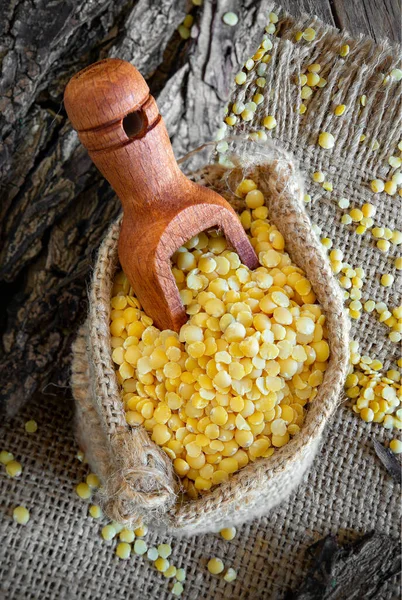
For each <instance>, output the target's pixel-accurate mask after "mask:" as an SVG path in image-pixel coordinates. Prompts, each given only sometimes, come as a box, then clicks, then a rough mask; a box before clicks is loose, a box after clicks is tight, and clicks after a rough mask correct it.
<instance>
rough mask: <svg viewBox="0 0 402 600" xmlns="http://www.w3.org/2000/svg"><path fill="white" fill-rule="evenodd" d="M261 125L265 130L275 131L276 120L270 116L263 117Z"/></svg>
mask: <svg viewBox="0 0 402 600" xmlns="http://www.w3.org/2000/svg"><path fill="white" fill-rule="evenodd" d="M262 124H263V125H264V127H265V128H266V129H275V127H276V119H275V117H273V116H272V115H268V116H266V117H264V119H263V121H262Z"/></svg>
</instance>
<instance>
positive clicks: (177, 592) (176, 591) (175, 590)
mask: <svg viewBox="0 0 402 600" xmlns="http://www.w3.org/2000/svg"><path fill="white" fill-rule="evenodd" d="M183 590H184V588H183V586H182V584H181V583H180V581H176V583H175V584H174V585H173V587H172V594H173V596H181V594H182V593H183Z"/></svg>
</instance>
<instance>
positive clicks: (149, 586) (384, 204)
mask: <svg viewBox="0 0 402 600" xmlns="http://www.w3.org/2000/svg"><path fill="white" fill-rule="evenodd" d="M286 23H287V27H288V30H287V32H285V31H284V32H283V35H282V38H281V40H284V39H286V38H288V39H292V36H293V35H294V32H295V31H298V30H303V29H304V28H305V27H306V26H309V25H310V24H311V20H307V19H306V20H304V21H302V22H300V21H298V22H292V20H291V19H290V18H288V19H286ZM314 27H315V28H316V29H317V30H318V31H319V32H320V36H321V34H322V35H323V36H324V37H323V39H319V40H318V41H317V44H312V45H309V46H308V47H307V49H306V50H304V51H303V52H300V50H299V49H295V46H294V44H293V43H289V44H288V45H287V47H286V48H285V46H286V44H285V43H283V42H282V41H279V42H278V46H280V48H279V49H278V50H277V52H278V53H281V52H283V56H284V57H285V58H286V60H288V61H289V64H290V65H291V67H292V70H291V73H288V75H289V81H288V83H286V85H284V81H285V80H286V77H285V73H286V71H284V70H283V69H282V71H281V73H282V74H283V77H284V79H283V80H282V79H281V80H280V81H278V80H277V79H275V80H273V81H269V80H268V82H267V87H268V88H271V86H272V88H271V89H274V90H275V94H274V96H275V95H276V96H277V97H278V99H277V102H279V97H280V94H282V98H283V101H285V100H286V106H290V104H291V103H292V104H293V103H297V92H296V88H295V87H293V84H292V83H291V78H290V74H293V73H294V72H297V70H298V69H300V68H301V67H302V66H303V65H304V64H306V63H307V64H308V63H310V62H315V61H317V59H318V57H325V60H322V59H321V58H320V59H319V61H320V62H322V63H323V64H324V63H325V64H328V65H332V64H334V63H335V62H336V61H337V60H338V58H337V56H338V50H339V47H340V45H341V44H342V43H349V44H350V46H351V49H352V51H353V49H354V48H355V47H356V42H354V41H353V40H351V39H350V38H348V37H347V36H346V34H345V35H342V36H339V34H337V33H336V32H335V31H334V30H332V29H328V28H326V27H324V26H323V25H322V24H320V23H316V22H315V24H314ZM282 44H283V45H282ZM307 52H308V55H307ZM303 53H306V54H304V55H303ZM272 54H273V57H275V56H276V54H275V51H274V52H273V53H272ZM300 54H302V55H300ZM399 56H400V54H399V51H397V50H396V49H390V48H388V47H383V48H382V49H379V48H378V47H376V46H375V45H374V44H373V43H372V42H369V41H366V42H363V43H362V44H361V45H360V46H358V47H357V48H356V55H355V56H354V57H353V54H352V56H351V57H350V63H349V65H351V64H352V65H353V64H355V65H356V70H355V71H354V78H353V81H354V82H355V83H356V86H357V87H356V90H355V96H354V97H355V99H356V98H357V97H358V95H359V94H363V93H365V94H366V95H367V101H368V106H369V108H368V109H367V117H366V119H365V121H364V123H363V122H362V121H359V120H358V118H357V116H354V117H353V118H350V119H348V120H346V121H343V122H342V123H339V124H337V125H336V126H337V127H338V126H339V127H345V131H344V135H343V140H344V142H343V143H342V144H341V146H340V147H339V149H340V152H337V153H336V155H335V154H334V153H329V154H328V153H324V152H323V151H322V150H320V149H318V148H317V146H316V135H317V132H318V131H319V130H320V129H321V127H322V126H324V125H323V122H325V121H320V118H319V116H318V115H319V114H322V115H323V117H324V118H326V117H325V116H324V115H327V118H329V116H328V115H329V112H330V111H329V110H328V106H327V109H326V110H324V109H323V110H321V108H320V106H321V105H322V95H321V96H319V97H317V100H316V102H315V105H316V111H314V112H313V111H311V112H310V114H308V115H307V119H305V121H304V122H305V125H298V126H297V128H296V129H292V130H290V129H289V127H288V128H287V129H286V127H287V125H286V124H287V123H288V120H289V119H293V123H294V124H295V123H296V121H298V117H297V116H296V115H293V117H290V116H289V115H288V113H287V112H286V111H285V112H284V115H285V116H286V115H288V116H286V118H285V116H284V118H283V119H282V118H280V119H278V128H277V130H276V131H275V132H274V135H275V136H276V137H277V138H279V139H280V140H281V141H282V143H283V144H284V145H285V146H286V147H287V148H288V149H290V150H291V151H292V152H293V153H294V154H295V155H296V157H297V159H298V160H299V166H300V168H301V169H302V171H303V173H304V175H305V179H306V181H307V183H308V188H307V192H308V193H309V194H310V195H311V197H312V204H311V206H309V211H310V215H311V217H312V220H313V221H314V222H315V223H317V224H318V225H320V226H321V227H322V230H323V234H325V235H327V236H328V237H330V238H331V239H332V240H333V241H334V247H341V248H342V249H343V250H344V252H345V257H346V260H348V261H349V262H350V263H351V264H353V265H362V266H364V268H365V270H366V272H367V281H366V283H365V286H364V288H363V291H364V294H365V297H373V298H375V299H383V300H385V301H386V302H387V303H389V304H390V305H391V306H394V305H396V304H398V303H399V302H400V300H399V298H397V296H396V291H397V290H398V285H397V283H398V282H396V283H395V284H394V286H393V287H392V288H391V289H390V290H385V289H383V288H381V286H380V285H379V273H382V272H385V271H386V270H389V268H390V264H391V260H390V258H389V256H384V255H382V254H381V253H380V252H379V251H378V250H376V249H375V248H374V245H373V243H372V241H371V240H370V238H369V236H367V235H366V236H363V237H361V238H359V237H357V236H356V235H355V234H354V233H353V232H352V231H349V229H348V228H347V227H344V226H342V225H341V224H340V214H341V211H340V209H339V208H338V206H337V200H339V198H340V197H342V196H345V197H347V198H349V199H350V201H351V205H353V206H354V205H356V206H360V205H361V204H362V203H364V202H367V201H370V202H373V203H374V204H375V205H376V206H377V216H376V221H378V223H382V224H387V225H388V226H389V227H391V228H392V227H397V226H398V227H399V228H400V199H399V197H398V196H396V197H394V198H393V199H392V200H391V199H390V198H389V197H387V196H385V195H384V194H381V195H378V197H377V196H373V194H372V193H371V191H370V190H369V187H368V185H367V184H368V182H369V181H370V180H371V179H372V178H374V177H375V176H380V177H382V176H385V175H386V174H387V173H388V171H389V167H388V165H387V160H386V159H387V157H388V156H389V155H390V154H393V153H395V148H396V144H397V143H398V141H399V139H398V136H399V132H400V124H401V116H400V115H401V112H400V99H399V98H398V97H397V96H396V93H395V88H394V89H393V90H391V89H390V90H385V91H384V92H383V94H382V97H383V98H385V100H384V102H383V103H380V105H378V104H377V103H375V104H373V102H374V100H372V99H371V98H372V94H374V93H375V90H376V87H375V86H376V85H377V83H378V87H379V82H380V79H379V78H380V73H383V72H386V71H387V70H389V68H391V66H392V65H394V64H397V62H398V60H400V58H398V57H399ZM273 60H276V59H275V58H273ZM331 61H332V62H331ZM364 63H365V64H366V65H367V66H366V67H363V66H362V65H363V64H364ZM274 64H275V63H274ZM350 76H351V77H352V74H351V75H350ZM273 77H279V74H277V75H275V76H274V75H273ZM267 79H268V78H267ZM328 81H329V82H330V77H328ZM368 81H370V84H368V83H367V82H368ZM285 82H286V81H285ZM372 82H374V83H372ZM285 92H286V93H285ZM286 94H288V95H286ZM349 97H350V96H349ZM272 106H274V105H272ZM275 106H276V107H278V104H276V105H275ZM366 106H367V105H366ZM369 109H370V111H371V112H368V111H369ZM269 110H271V108H270V109H269ZM283 110H285V109H283ZM289 110H290V109H289ZM331 119H332V120H331V121H330V122H329V121H328V122H326V124H325V127H328V129H329V126H330V125H331V127H332V124H333V122H334V120H333V117H332V118H331ZM300 122H301V121H300ZM247 127H248V128H250V129H251V130H252V129H253V123H251V124H249V125H248V126H247ZM295 127H296V126H295ZM259 128H260V125H259V124H258V127H257V126H256V127H255V129H259ZM398 129H399V131H398ZM367 130H369V134H368V135H367V138H366V140H367V142H366V140H365V143H363V144H361V145H359V144H357V143H356V139H357V138H358V137H359V136H360V134H361V133H362V132H363V131H365V132H366V131H367ZM331 131H333V130H332V129H331ZM373 137H376V139H377V140H378V142H379V143H380V149H379V150H378V151H377V152H370V150H369V143H370V141H372V138H373ZM316 170H322V171H324V172H326V173H327V174H328V175H327V178H328V179H329V180H330V181H331V182H332V183H333V186H334V192H333V193H332V194H328V193H325V192H324V191H323V190H322V188H321V187H320V186H318V185H316V184H313V183H310V182H309V181H310V175H311V173H312V172H313V171H316ZM395 255H396V252H395V251H393V252H392V254H391V256H392V257H394V256H395ZM366 295H367V296H366ZM385 333H386V328H385V326H383V325H381V324H379V323H378V322H377V321H376V320H375V319H374V317H373V316H370V315H366V314H364V315H363V317H362V318H361V320H360V321H359V322H358V323H357V324H355V325H354V328H353V337H354V338H356V339H359V340H360V342H361V346H362V349H363V350H364V352H365V353H367V354H370V355H372V356H376V357H379V358H381V359H382V360H384V361H386V365H388V364H394V359H395V357H396V355H397V352H398V349H397V348H396V347H395V345H393V344H391V343H390V342H388V341H387V339H386V336H385ZM25 411H26V412H24V414H21V415H19V416H18V417H17V418H16V419H14V421H13V422H11V423H10V424H9V425H7V427H6V428H5V430H4V436H3V445H4V447H5V448H7V449H8V450H9V451H11V452H13V453H14V454H15V456H16V457H17V458H20V459H21V462H22V463H23V465H24V473H23V475H22V477H21V478H20V479H19V480H18V481H13V480H9V479H6V478H5V476H4V475H3V474H1V478H2V492H1V512H2V515H3V517H2V520H1V524H0V532H1V533H0V537H1V539H2V540H4V543H2V545H1V548H0V558H1V561H0V564H1V566H0V574H1V583H0V585H1V587H0V590H1V592H2V594H3V597H4V598H7V600H8V599H13V600H14V599H16V600H22V599H23V598H24V599H35V600H37V599H39V598H40V599H41V600H42V599H43V600H47V599H52V600H58V599H60V600H65V599H74V600H75V599H79V600H84V599H85V600H86V599H88V600H89V599H91V600H92V599H94V598H99V599H102V600H103V599H106V598H109V597H113V596H116V597H120V596H125V597H128V598H136V597H142V598H144V599H147V600H153V599H154V598H160V599H161V600H164V599H167V598H170V597H171V596H170V593H169V591H168V588H169V583H168V582H167V581H166V580H165V579H164V578H163V577H162V576H161V575H160V574H159V573H156V572H155V571H154V570H153V569H152V567H151V565H150V564H149V563H147V562H146V561H144V560H143V559H135V560H132V561H130V563H129V567H128V565H127V563H124V562H123V561H120V562H119V561H118V559H117V558H116V557H115V556H114V550H113V548H112V547H111V546H110V545H109V544H106V543H105V542H103V541H102V540H101V538H100V536H99V530H100V525H98V524H96V523H94V522H93V520H92V519H90V518H88V517H87V506H86V505H85V504H84V503H83V502H82V501H80V500H79V499H78V498H77V497H76V495H75V493H74V485H75V484H76V483H78V482H79V481H82V479H83V478H84V476H85V474H86V472H87V469H86V467H85V466H83V465H81V464H80V463H79V462H78V461H77V460H76V459H75V452H76V445H75V443H74V440H73V432H72V410H71V406H70V405H61V404H60V402H59V400H58V397H57V396H47V397H46V398H38V399H37V401H36V402H35V403H34V404H33V405H31V406H30V407H29V408H26V409H25ZM27 418H34V419H36V420H37V422H38V423H39V425H40V427H39V430H38V434H37V436H32V435H31V436H29V435H28V434H25V432H24V429H23V423H24V422H25V421H26V420H27ZM391 436H392V433H390V432H387V431H385V430H384V429H383V428H382V427H381V426H378V425H370V424H365V423H363V422H362V421H361V420H358V418H357V417H356V416H355V415H354V414H353V413H352V412H351V410H350V409H349V408H347V407H341V408H340V409H338V411H337V412H336V414H335V416H334V418H333V419H332V421H331V424H330V426H329V427H328V429H327V430H326V434H325V439H324V441H323V444H322V447H321V449H320V452H319V454H318V456H317V458H316V460H315V462H314V465H313V468H312V470H311V471H310V473H309V475H308V477H307V479H306V480H305V482H304V483H303V484H302V485H301V486H300V487H299V488H298V490H297V492H295V493H293V494H292V495H291V496H290V497H289V498H288V499H287V500H286V501H284V502H283V504H281V505H280V506H277V507H276V508H275V509H274V510H272V511H271V512H270V513H269V514H268V515H267V516H265V517H261V518H257V519H255V520H254V521H253V522H252V523H250V524H246V525H244V526H242V527H240V528H239V533H238V536H237V537H236V538H235V539H234V540H233V541H232V542H230V543H228V542H223V541H222V540H220V539H219V538H218V537H217V536H214V535H212V534H211V535H204V536H194V537H191V538H188V539H179V540H175V541H174V542H173V546H174V557H175V559H176V564H177V565H178V566H184V567H185V568H186V570H187V573H188V576H187V581H186V583H185V592H184V595H183V597H184V598H186V599H187V598H188V599H194V600H196V599H197V600H198V599H202V600H204V599H205V600H207V599H214V600H215V599H216V600H220V599H223V598H236V599H239V600H240V599H242V600H243V599H250V600H251V599H254V598H255V599H262V598H268V599H273V600H276V599H278V600H279V599H281V598H283V597H284V594H285V592H286V591H287V590H289V589H290V588H295V587H297V585H298V584H299V583H300V581H301V579H302V577H303V574H304V573H305V569H306V561H305V559H304V553H305V549H306V548H307V546H308V545H309V544H311V543H312V542H314V541H316V540H317V539H318V538H320V537H322V536H323V535H325V534H327V533H329V532H333V533H338V532H340V535H341V537H342V538H343V539H348V538H350V537H354V535H355V533H356V532H357V533H363V532H365V531H370V530H371V529H373V528H375V529H378V530H379V531H382V532H385V533H389V534H391V535H393V536H395V537H397V536H398V535H399V517H400V504H399V490H398V488H397V487H396V486H395V485H394V484H393V482H392V480H391V479H390V477H389V476H388V475H387V473H386V472H385V471H384V470H383V468H382V466H381V465H380V464H379V462H378V460H377V459H376V457H375V454H374V450H373V447H372V439H373V438H376V439H378V440H379V441H385V440H386V439H390V438H391ZM17 504H24V505H26V506H28V507H29V508H30V509H31V514H32V519H31V522H30V523H29V525H28V526H27V527H26V528H24V529H22V528H18V526H17V525H15V524H13V523H12V520H11V517H10V515H11V512H12V508H13V507H14V506H15V505H17ZM156 540H158V541H159V542H160V541H168V540H169V538H164V539H163V540H162V539H161V537H160V536H157V535H156V534H152V533H151V534H149V535H148V539H147V541H148V543H149V545H153V544H155V542H156ZM213 555H216V556H221V557H222V558H224V560H225V563H226V564H227V565H228V566H229V565H230V566H233V567H234V568H236V569H237V570H238V579H237V581H236V582H235V583H234V584H231V585H230V586H229V585H228V584H224V582H223V581H222V580H221V579H219V578H216V577H212V576H211V575H209V574H208V572H207V570H206V567H205V565H206V561H207V559H208V558H209V557H210V556H213ZM395 597H398V588H397V582H395V585H394V586H391V585H390V586H388V588H387V589H386V590H382V591H381V595H380V596H379V598H384V600H391V599H393V598H395Z"/></svg>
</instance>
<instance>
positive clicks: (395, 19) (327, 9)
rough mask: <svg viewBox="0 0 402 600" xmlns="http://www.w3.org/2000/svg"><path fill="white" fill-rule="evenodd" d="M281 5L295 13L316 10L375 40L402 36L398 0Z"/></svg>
mask: <svg viewBox="0 0 402 600" xmlns="http://www.w3.org/2000/svg"><path fill="white" fill-rule="evenodd" d="M281 5H282V6H283V7H284V8H286V9H287V10H288V11H289V12H291V13H292V14H294V15H299V14H301V13H308V14H316V15H317V16H318V17H320V19H322V20H323V21H325V22H326V23H329V24H331V25H333V26H334V27H338V29H347V30H348V31H349V32H350V33H351V34H352V35H354V36H357V35H358V34H359V33H363V34H365V35H369V36H370V37H372V38H373V39H374V40H376V42H379V41H380V40H381V39H383V38H384V37H387V38H389V39H390V40H393V41H396V42H400V40H401V3H400V1H399V0H349V1H347V0H283V1H282V2H281Z"/></svg>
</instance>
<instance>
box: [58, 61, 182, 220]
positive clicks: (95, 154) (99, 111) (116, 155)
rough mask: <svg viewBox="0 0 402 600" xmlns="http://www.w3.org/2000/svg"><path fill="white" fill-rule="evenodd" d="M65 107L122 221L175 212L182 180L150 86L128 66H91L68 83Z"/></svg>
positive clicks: (122, 63) (106, 63)
mask: <svg viewBox="0 0 402 600" xmlns="http://www.w3.org/2000/svg"><path fill="white" fill-rule="evenodd" d="M64 103H65V107H66V110H67V114H68V117H69V119H70V121H71V123H72V125H73V127H74V129H76V130H77V132H78V136H79V138H80V141H81V142H82V144H83V145H84V146H85V148H86V149H87V150H88V152H89V155H90V157H91V158H92V160H93V162H94V163H95V165H96V166H97V167H98V169H99V170H100V171H101V173H102V174H103V176H104V177H105V178H106V179H107V180H108V181H109V183H110V184H111V186H112V187H113V189H114V190H115V192H116V193H117V195H118V197H119V198H120V200H121V202H122V204H123V206H124V212H125V216H126V217H129V218H130V217H131V218H134V216H135V218H136V219H137V218H138V217H141V213H142V214H145V213H146V214H147V217H148V218H149V217H150V213H151V214H152V215H153V216H154V218H157V215H158V214H160V213H161V212H164V213H166V212H169V208H171V209H172V210H174V207H176V209H177V203H178V202H179V201H180V196H181V194H180V193H179V191H180V188H181V187H185V186H186V183H185V182H186V178H185V177H184V175H183V174H182V173H181V171H180V169H179V167H178V165H177V163H176V159H175V157H174V154H173V149H172V146H171V143H170V140H169V136H168V133H167V131H166V127H165V124H164V122H163V119H162V117H161V115H160V114H159V110H158V107H157V105H156V102H155V100H154V98H153V97H152V96H151V95H150V92H149V88H148V85H147V83H146V82H145V80H144V78H143V77H142V75H141V74H140V73H139V72H138V71H137V69H136V68H135V67H134V66H133V65H132V64H131V63H129V62H126V61H123V60H119V59H114V58H112V59H105V60H102V61H99V62H97V63H95V64H93V65H90V66H89V67H87V68H86V69H84V70H82V71H80V72H79V73H77V75H75V76H74V77H73V78H72V79H71V80H70V82H69V83H68V85H67V87H66V91H65V94H64Z"/></svg>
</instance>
